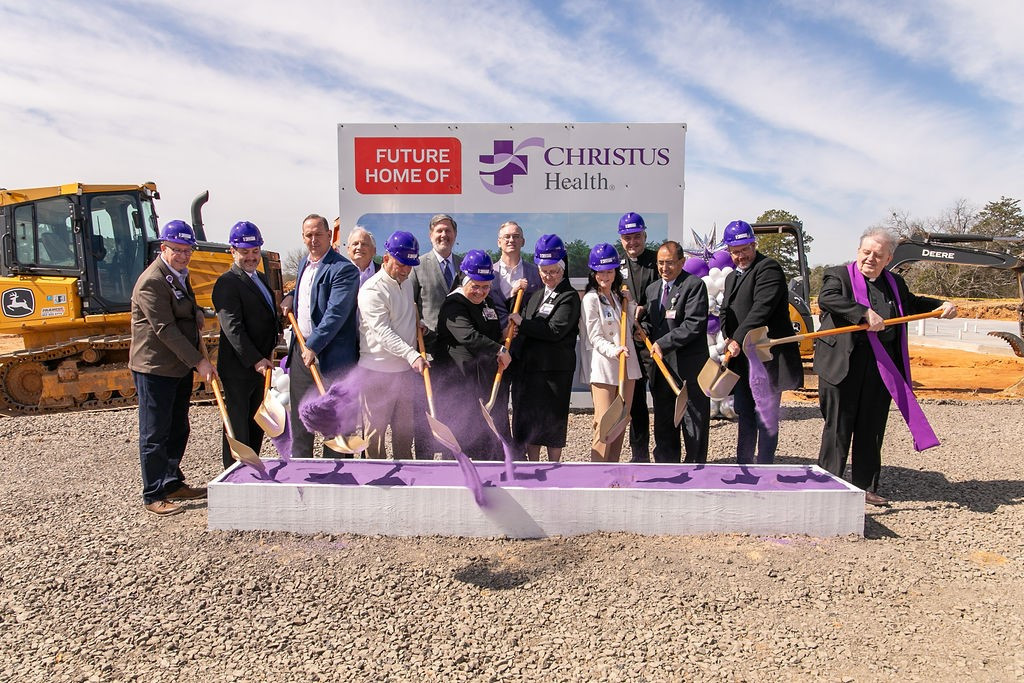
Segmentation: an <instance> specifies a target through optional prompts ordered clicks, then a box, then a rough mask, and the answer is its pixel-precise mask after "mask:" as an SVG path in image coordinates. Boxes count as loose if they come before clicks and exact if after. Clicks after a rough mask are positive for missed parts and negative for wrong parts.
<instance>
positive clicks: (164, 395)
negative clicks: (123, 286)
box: [128, 221, 216, 516]
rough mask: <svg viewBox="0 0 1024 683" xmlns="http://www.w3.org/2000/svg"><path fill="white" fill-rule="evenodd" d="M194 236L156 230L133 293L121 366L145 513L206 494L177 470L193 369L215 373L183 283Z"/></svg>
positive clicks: (176, 228) (173, 227)
mask: <svg viewBox="0 0 1024 683" xmlns="http://www.w3.org/2000/svg"><path fill="white" fill-rule="evenodd" d="M195 246H196V238H195V233H194V232H192V227H191V226H190V225H188V224H187V223H185V222H184V221H171V222H169V223H168V224H167V225H165V226H164V227H163V229H161V230H160V256H159V258H156V259H154V260H153V262H152V263H151V264H149V267H148V268H146V270H144V271H143V272H142V275H140V276H139V279H138V280H137V281H136V282H135V288H134V289H133V290H132V321H131V325H132V327H131V329H132V341H131V346H130V347H129V349H128V367H129V368H130V369H131V371H132V378H133V379H134V380H135V388H136V390H137V392H138V396H139V461H140V464H141V465H142V501H143V504H144V505H145V507H146V511H147V512H151V513H153V514H154V515H161V516H165V515H173V514H177V513H179V512H184V509H183V508H182V507H181V505H180V504H178V503H176V502H174V501H179V500H192V499H197V498H205V497H206V489H205V488H190V487H189V486H188V485H186V484H185V475H184V474H182V472H181V467H180V465H181V458H182V456H183V455H184V454H185V446H186V444H188V432H189V422H188V407H189V401H190V399H191V398H192V372H193V370H195V371H196V372H198V373H199V374H200V375H201V376H202V378H203V379H204V380H206V381H207V382H209V381H210V379H211V378H212V377H213V376H214V375H215V374H216V370H214V368H213V365H212V364H211V363H210V361H209V359H208V358H207V357H206V356H205V354H204V353H203V352H202V350H201V349H200V345H201V344H202V339H201V337H200V333H201V331H202V329H203V312H202V309H200V308H199V305H198V304H197V303H196V295H195V292H194V291H192V285H191V283H190V282H189V280H188V264H189V261H191V260H192V249H193V248H194V247H195Z"/></svg>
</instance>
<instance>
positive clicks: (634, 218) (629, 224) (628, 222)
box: [619, 211, 647, 235]
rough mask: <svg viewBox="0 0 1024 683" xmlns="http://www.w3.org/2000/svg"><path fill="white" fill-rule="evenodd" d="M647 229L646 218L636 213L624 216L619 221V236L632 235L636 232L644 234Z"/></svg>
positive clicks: (631, 212) (632, 212)
mask: <svg viewBox="0 0 1024 683" xmlns="http://www.w3.org/2000/svg"><path fill="white" fill-rule="evenodd" d="M646 229H647V226H646V225H645V224H644V217H643V216H641V215H640V214H638V213H636V212H635V211H630V212H629V213H625V214H622V218H620V219H619V234H620V235H632V234H633V233H635V232H643V231H644V230H646Z"/></svg>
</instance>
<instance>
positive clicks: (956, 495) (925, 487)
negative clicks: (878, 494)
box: [882, 467, 1024, 513]
mask: <svg viewBox="0 0 1024 683" xmlns="http://www.w3.org/2000/svg"><path fill="white" fill-rule="evenodd" d="M883 470H884V471H883V474H882V476H883V479H882V481H883V482H884V485H885V489H886V490H887V491H888V493H886V494H883V495H886V496H887V497H888V498H890V499H891V500H893V501H894V502H895V501H901V500H908V501H920V502H947V503H955V504H957V505H959V506H960V507H964V508H967V509H968V510H971V511H972V512H985V513H992V512H995V511H996V510H998V509H999V508H1000V507H1002V506H1004V505H1021V504H1022V503H1024V481H1013V480H1007V479H992V480H987V481H983V480H978V479H972V480H970V481H949V480H948V479H946V476H945V475H944V474H942V473H941V472H931V471H928V470H912V469H908V468H906V467H884V468H883Z"/></svg>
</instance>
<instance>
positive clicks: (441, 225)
mask: <svg viewBox="0 0 1024 683" xmlns="http://www.w3.org/2000/svg"><path fill="white" fill-rule="evenodd" d="M458 230H459V226H458V223H456V222H455V219H454V218H452V217H451V216H449V215H448V214H446V213H439V214H436V215H434V216H432V217H431V219H430V232H429V237H430V244H431V246H432V247H433V248H432V249H431V250H430V251H428V252H427V253H426V254H423V255H421V256H420V264H419V265H418V266H416V267H415V268H413V269H412V275H410V276H409V282H410V283H411V284H412V293H413V298H414V299H415V300H416V307H417V308H418V309H419V313H420V320H422V321H423V325H424V326H425V328H426V329H425V331H424V337H425V340H424V341H425V344H426V347H427V351H428V352H432V351H433V343H434V340H435V338H436V336H437V316H438V314H439V313H440V312H441V304H443V303H444V300H445V298H446V297H447V296H448V293H449V292H450V291H452V287H453V286H454V284H455V280H456V279H457V276H458V272H459V266H460V265H461V263H462V259H461V258H459V257H458V256H456V255H455V254H453V253H452V248H453V247H454V246H455V238H456V237H457V236H458ZM426 411H427V395H426V393H425V391H419V393H418V396H417V404H416V410H415V411H413V423H414V426H415V429H414V432H415V436H414V437H413V438H414V439H415V446H414V455H415V457H416V458H418V459H426V460H429V459H432V458H433V457H434V453H435V452H436V451H437V450H438V448H439V447H438V446H437V444H435V443H434V437H433V435H432V434H431V433H430V425H429V424H428V423H427V412H426Z"/></svg>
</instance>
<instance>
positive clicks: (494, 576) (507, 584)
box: [455, 559, 530, 590]
mask: <svg viewBox="0 0 1024 683" xmlns="http://www.w3.org/2000/svg"><path fill="white" fill-rule="evenodd" d="M455 580H456V581H461V582H463V583H469V584H472V585H474V586H477V587H478V588H490V589H491V590H508V589H509V588H519V587H520V586H522V585H523V584H525V583H527V582H528V581H529V580H530V575H529V574H527V573H526V572H525V571H522V570H515V569H508V568H505V567H502V566H501V564H500V563H499V562H497V561H496V560H491V559H477V560H473V561H472V562H470V563H469V564H468V565H466V566H465V567H463V568H462V569H460V570H459V571H457V572H455Z"/></svg>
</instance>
